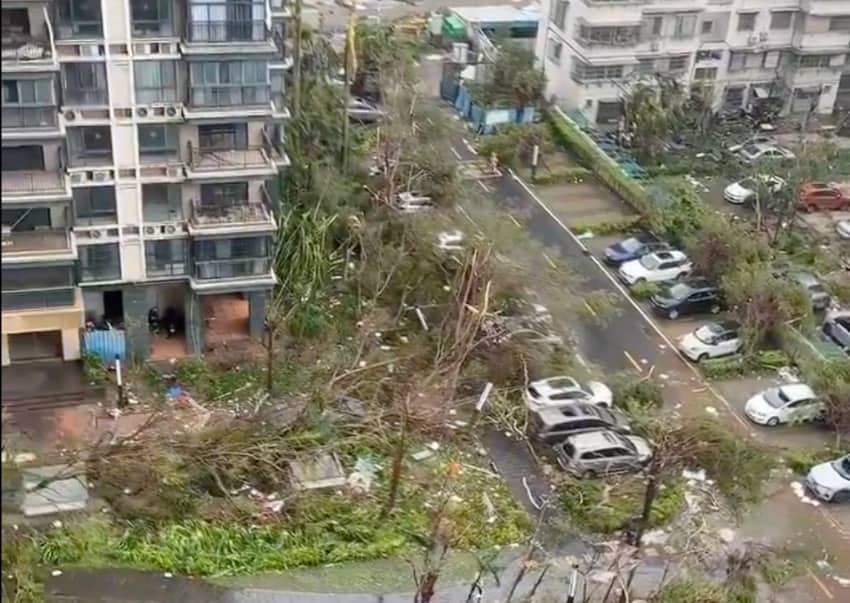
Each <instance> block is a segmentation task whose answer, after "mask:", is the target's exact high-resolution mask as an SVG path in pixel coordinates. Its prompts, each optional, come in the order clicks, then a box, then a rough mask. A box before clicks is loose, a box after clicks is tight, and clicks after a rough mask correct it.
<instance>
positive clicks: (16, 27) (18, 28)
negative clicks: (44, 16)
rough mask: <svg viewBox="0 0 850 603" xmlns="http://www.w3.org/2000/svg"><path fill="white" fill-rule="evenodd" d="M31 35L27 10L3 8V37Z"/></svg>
mask: <svg viewBox="0 0 850 603" xmlns="http://www.w3.org/2000/svg"><path fill="white" fill-rule="evenodd" d="M29 33H30V17H29V11H28V10H27V9H25V8H6V7H5V6H4V7H3V37H4V38H5V37H6V36H9V37H11V38H13V39H14V37H15V36H26V35H29Z"/></svg>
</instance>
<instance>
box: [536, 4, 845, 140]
mask: <svg viewBox="0 0 850 603" xmlns="http://www.w3.org/2000/svg"><path fill="white" fill-rule="evenodd" d="M543 12H544V15H543V18H544V22H545V25H543V24H541V27H540V34H539V35H538V39H537V49H536V51H537V56H538V58H539V60H540V62H541V64H542V65H543V66H544V69H545V72H546V75H547V77H548V88H547V96H549V97H550V98H552V99H554V101H555V103H556V104H558V105H559V106H560V107H561V108H563V109H565V110H580V111H582V113H583V114H584V115H585V117H587V118H588V119H589V120H590V121H591V122H594V123H597V124H612V123H616V121H617V120H618V119H619V116H620V114H621V102H620V99H621V98H622V95H623V93H624V92H625V91H627V90H628V89H629V87H630V86H631V85H633V84H634V83H635V82H638V81H641V80H644V81H649V80H650V79H651V78H652V77H654V76H653V74H655V73H660V74H665V75H667V76H672V77H675V78H677V79H679V80H680V81H681V82H683V83H687V84H690V85H694V84H699V85H701V86H706V87H708V89H709V91H710V92H709V93H710V94H712V95H713V100H714V104H715V107H716V108H718V109H730V110H732V109H738V108H742V107H746V106H748V105H750V104H751V103H753V102H755V101H757V100H760V99H764V98H775V99H776V101H777V103H779V104H781V106H782V110H783V112H785V113H801V112H807V111H810V110H812V109H813V110H814V111H815V112H817V113H821V114H825V113H831V112H833V110H835V109H837V108H840V107H841V106H842V103H845V104H847V105H850V0H573V1H572V2H570V1H568V0H544V11H543Z"/></svg>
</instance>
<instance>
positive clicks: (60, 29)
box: [56, 0, 103, 40]
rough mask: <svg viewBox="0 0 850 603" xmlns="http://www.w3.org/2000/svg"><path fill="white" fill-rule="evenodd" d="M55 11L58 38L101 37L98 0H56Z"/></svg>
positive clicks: (101, 21) (100, 16)
mask: <svg viewBox="0 0 850 603" xmlns="http://www.w3.org/2000/svg"><path fill="white" fill-rule="evenodd" d="M56 12H57V17H58V18H57V23H56V25H57V27H56V32H57V37H58V38H59V39H60V40H73V39H91V38H102V37H103V17H102V15H101V12H100V0H56Z"/></svg>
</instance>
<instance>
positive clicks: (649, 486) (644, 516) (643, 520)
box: [632, 468, 658, 550]
mask: <svg viewBox="0 0 850 603" xmlns="http://www.w3.org/2000/svg"><path fill="white" fill-rule="evenodd" d="M657 494H658V474H657V473H655V472H654V471H653V468H650V472H649V478H648V481H647V482H646V490H645V491H644V493H643V511H642V512H641V515H640V520H639V521H638V525H637V529H636V530H635V535H634V542H632V545H633V546H634V547H635V548H637V549H638V550H640V545H641V540H642V539H643V534H644V532H646V528H647V527H649V519H650V516H651V515H652V505H653V503H655V497H656V495H657Z"/></svg>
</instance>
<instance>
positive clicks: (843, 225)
mask: <svg viewBox="0 0 850 603" xmlns="http://www.w3.org/2000/svg"><path fill="white" fill-rule="evenodd" d="M835 232H837V233H838V236H839V237H840V238H842V239H844V240H845V241H846V240H850V220H839V221H838V224H836V225H835Z"/></svg>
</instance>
